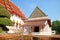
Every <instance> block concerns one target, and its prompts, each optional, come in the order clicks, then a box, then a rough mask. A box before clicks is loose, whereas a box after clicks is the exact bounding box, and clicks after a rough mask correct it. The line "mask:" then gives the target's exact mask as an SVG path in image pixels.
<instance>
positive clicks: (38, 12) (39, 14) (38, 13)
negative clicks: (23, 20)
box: [29, 7, 47, 18]
mask: <svg viewBox="0 0 60 40" xmlns="http://www.w3.org/2000/svg"><path fill="white" fill-rule="evenodd" d="M46 16H47V15H46V14H45V13H44V12H42V11H41V10H40V9H39V8H38V7H36V8H35V10H34V11H33V12H32V14H31V15H30V17H29V18H37V17H46Z"/></svg>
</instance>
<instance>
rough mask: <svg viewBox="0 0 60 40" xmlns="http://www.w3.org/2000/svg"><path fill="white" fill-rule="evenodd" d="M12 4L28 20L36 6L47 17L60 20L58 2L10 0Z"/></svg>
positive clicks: (49, 0) (57, 0) (56, 0)
mask: <svg viewBox="0 0 60 40" xmlns="http://www.w3.org/2000/svg"><path fill="white" fill-rule="evenodd" d="M10 1H11V2H13V3H14V4H15V5H16V6H18V8H20V10H22V12H23V13H24V14H25V16H26V17H27V18H28V17H29V16H30V15H31V13H32V12H33V10H34V9H35V7H36V6H38V7H39V8H40V9H41V10H42V11H43V12H44V13H45V14H46V15H48V17H49V18H50V19H51V20H52V21H54V20H60V0H10Z"/></svg>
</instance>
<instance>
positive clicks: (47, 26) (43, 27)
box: [22, 7, 52, 35]
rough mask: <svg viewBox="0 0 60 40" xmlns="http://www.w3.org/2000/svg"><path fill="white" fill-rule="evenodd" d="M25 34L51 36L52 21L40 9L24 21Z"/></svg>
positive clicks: (36, 9)
mask: <svg viewBox="0 0 60 40" xmlns="http://www.w3.org/2000/svg"><path fill="white" fill-rule="evenodd" d="M24 22H25V23H24V25H22V26H23V27H24V34H29V33H31V34H33V35H51V34H52V30H51V20H50V19H49V18H48V17H47V15H46V14H45V13H44V12H42V11H41V10H40V9H39V8H38V7H36V8H35V10H34V11H33V12H32V14H31V15H30V17H29V18H28V19H27V20H25V21H24Z"/></svg>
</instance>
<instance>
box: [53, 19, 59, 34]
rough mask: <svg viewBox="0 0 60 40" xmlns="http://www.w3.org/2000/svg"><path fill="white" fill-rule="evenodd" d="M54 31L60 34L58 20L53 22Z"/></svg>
mask: <svg viewBox="0 0 60 40" xmlns="http://www.w3.org/2000/svg"><path fill="white" fill-rule="evenodd" d="M52 30H55V31H56V34H60V21H58V20H56V21H53V22H52Z"/></svg>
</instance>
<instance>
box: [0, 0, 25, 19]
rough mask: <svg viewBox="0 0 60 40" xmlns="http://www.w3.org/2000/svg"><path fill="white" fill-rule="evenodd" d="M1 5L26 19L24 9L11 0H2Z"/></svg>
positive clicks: (0, 0)
mask: <svg viewBox="0 0 60 40" xmlns="http://www.w3.org/2000/svg"><path fill="white" fill-rule="evenodd" d="M0 5H2V6H3V7H4V8H6V9H7V10H8V11H9V12H10V13H11V14H16V15H17V16H19V17H21V18H22V19H26V17H25V15H24V14H23V13H22V11H21V10H20V9H19V8H18V7H17V6H15V5H14V4H13V3H12V2H10V1H9V0H0Z"/></svg>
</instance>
